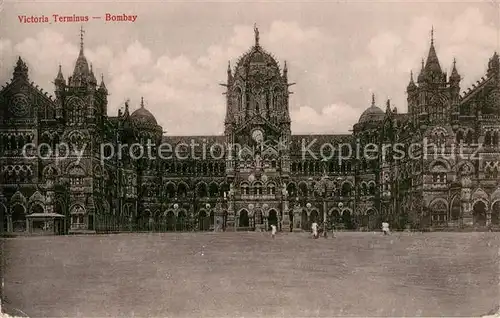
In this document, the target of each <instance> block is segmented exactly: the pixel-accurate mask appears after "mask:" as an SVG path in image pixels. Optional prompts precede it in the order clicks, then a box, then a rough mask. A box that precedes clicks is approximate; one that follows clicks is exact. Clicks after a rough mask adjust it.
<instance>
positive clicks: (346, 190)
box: [341, 182, 352, 197]
mask: <svg viewBox="0 0 500 318" xmlns="http://www.w3.org/2000/svg"><path fill="white" fill-rule="evenodd" d="M351 190H352V185H351V183H349V182H344V184H342V192H341V195H342V196H343V197H348V196H350V195H351Z"/></svg>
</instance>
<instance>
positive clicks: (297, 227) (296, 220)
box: [293, 207, 302, 232]
mask: <svg viewBox="0 0 500 318" xmlns="http://www.w3.org/2000/svg"><path fill="white" fill-rule="evenodd" d="M301 222H302V218H301V215H300V208H298V207H296V208H295V209H294V211H293V231H294V232H302V228H301V224H300V223H301Z"/></svg>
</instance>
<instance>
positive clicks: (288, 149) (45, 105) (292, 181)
mask: <svg viewBox="0 0 500 318" xmlns="http://www.w3.org/2000/svg"><path fill="white" fill-rule="evenodd" d="M433 42H434V41H433V40H432V41H431V44H430V50H429V53H428V56H427V60H426V62H425V63H424V61H422V69H421V71H420V73H419V75H418V77H417V79H416V81H414V79H413V75H412V76H411V77H410V82H409V84H408V86H407V93H408V113H400V112H398V111H397V110H396V109H395V108H393V107H391V105H390V102H389V101H387V103H384V104H386V105H385V106H383V107H385V111H384V110H382V109H381V108H379V107H378V106H377V105H376V102H375V99H374V98H373V100H372V102H371V105H369V107H367V109H366V110H365V111H364V112H363V113H362V114H361V116H360V118H359V121H358V122H357V123H356V124H354V127H353V132H352V134H344V135H292V132H291V130H290V114H289V97H290V92H289V87H290V85H292V83H289V81H288V77H287V72H288V69H287V65H286V63H285V64H284V65H283V67H280V65H279V64H278V62H277V61H276V59H275V58H273V56H272V55H271V54H269V53H268V52H266V51H265V50H264V48H263V47H262V46H261V45H260V43H259V34H258V30H257V29H256V32H255V43H254V45H253V46H252V47H251V48H250V50H249V51H248V52H247V53H245V54H244V55H243V56H242V57H241V58H240V59H239V60H238V62H237V65H236V67H234V69H232V68H231V67H230V66H228V69H227V82H226V83H225V84H224V85H223V86H225V88H226V93H225V96H226V98H227V110H226V117H225V119H224V127H225V129H224V134H223V135H221V136H182V137H179V136H170V135H168V134H167V135H163V130H162V127H160V126H159V125H158V124H157V121H156V119H155V117H154V116H153V114H151V113H150V112H149V111H148V110H147V109H146V108H145V107H144V104H143V103H142V102H141V105H140V107H139V108H138V109H137V110H135V111H134V112H132V113H130V111H129V105H128V103H127V104H126V105H125V108H124V110H123V111H119V113H118V116H108V115H107V95H108V91H107V89H106V86H105V84H104V80H103V79H101V80H100V82H99V83H98V81H97V80H96V78H95V76H94V73H93V71H92V67H90V68H89V64H88V62H87V59H86V58H85V56H84V53H83V52H84V50H83V41H82V44H81V50H80V53H79V56H78V58H77V60H76V65H75V68H74V71H73V74H72V75H71V76H70V77H68V79H67V80H66V79H65V78H64V76H63V73H62V71H61V69H59V72H58V73H57V76H56V77H55V80H54V84H55V97H54V98H52V97H50V96H48V95H47V94H46V93H44V92H43V91H42V90H40V89H39V88H38V87H37V86H36V85H35V84H34V83H33V82H30V80H29V72H28V67H27V65H26V64H25V62H24V61H23V60H22V59H21V58H19V60H18V61H17V64H16V65H15V68H14V73H13V78H12V81H11V82H10V83H8V85H7V86H6V87H4V88H2V90H1V92H0V123H1V126H0V154H1V158H0V176H1V179H0V191H1V192H0V211H1V213H2V217H1V218H0V219H1V221H2V229H3V230H4V231H7V232H18V233H26V232H28V233H38V232H40V233H46V232H50V233H67V232H70V233H71V232H73V233H74V232H86V231H89V232H94V231H97V232H99V231H130V230H132V231H174V230H176V231H191V230H211V229H215V230H226V231H234V230H249V229H250V230H254V229H257V230H259V229H267V228H268V227H269V225H270V224H278V225H279V227H280V228H281V230H286V231H287V230H291V229H293V230H299V231H300V230H308V229H309V228H310V224H311V222H312V221H323V220H326V221H327V222H328V224H330V225H332V224H333V225H335V226H336V227H343V228H348V229H373V228H378V227H379V226H380V223H381V221H382V220H387V221H389V222H390V223H391V224H392V226H393V227H397V228H405V227H408V226H410V227H413V228H433V229H436V228H459V227H480V228H485V227H488V226H490V227H494V226H498V225H499V213H500V188H499V176H498V171H499V169H500V166H499V164H498V158H499V157H500V148H499V133H500V119H499V118H500V61H499V57H498V55H497V54H496V53H495V54H493V56H492V57H491V59H490V60H489V62H488V64H487V71H486V74H485V76H484V77H483V78H481V80H480V81H478V82H477V84H476V85H473V87H472V88H470V89H468V91H467V92H464V93H460V80H461V77H460V75H459V73H458V71H457V67H456V65H455V62H453V69H452V72H451V74H450V75H449V76H448V75H447V74H446V73H444V72H443V71H442V69H441V66H440V63H439V61H438V57H437V55H436V51H435V48H434V43H433ZM367 104H369V103H367ZM221 120H222V118H221ZM166 128H168V127H166ZM148 140H149V141H150V142H152V143H153V144H154V147H153V148H154V149H153V150H154V151H153V152H154V153H158V150H160V152H159V153H161V154H162V155H165V156H162V157H161V158H160V157H159V156H156V158H151V157H144V156H143V157H141V158H139V159H136V158H135V157H134V155H135V154H136V155H137V157H139V154H140V153H137V152H132V153H127V152H124V153H123V156H122V157H121V158H117V156H115V157H111V156H110V153H109V152H110V151H111V147H104V148H103V147H101V145H103V144H105V143H111V144H113V145H115V148H114V149H117V147H116V146H117V145H118V144H128V145H131V144H133V143H140V144H142V145H147V143H148ZM29 143H34V144H35V146H39V145H42V144H44V143H45V144H47V145H50V146H52V147H56V146H58V145H63V144H64V143H67V144H69V145H70V146H69V148H71V149H70V150H71V154H70V156H67V157H63V158H60V157H57V156H56V155H55V153H50V149H49V147H48V146H43V147H39V148H37V149H38V150H35V149H34V148H33V147H31V148H29V151H28V153H27V155H23V154H22V149H23V147H24V145H26V144H29ZM396 143H398V144H399V147H400V148H399V152H398V149H396V148H397V147H395V146H394V145H395V144H396ZM160 144H167V145H170V146H171V147H172V148H173V149H176V150H178V151H177V153H176V154H175V155H173V156H170V155H168V154H166V153H165V149H167V150H168V147H167V148H165V147H164V146H161V147H160ZM193 144H198V145H201V146H198V147H194V148H193V147H191V148H189V145H193ZM367 144H374V145H377V146H378V147H380V148H379V149H381V148H384V147H385V146H383V145H393V147H390V148H385V149H388V150H387V151H386V152H385V155H382V153H383V152H379V154H378V155H377V156H372V157H370V158H367V157H366V156H355V155H350V153H349V150H348V147H347V146H346V145H350V146H351V147H352V149H357V148H356V147H360V148H361V147H364V146H365V145H367ZM478 145H480V147H479V146H478ZM83 146H85V148H83ZM216 146H217V147H216ZM372 146H373V145H372ZM436 147H437V149H441V150H442V151H438V154H437V155H436V156H434V155H432V151H431V153H430V154H429V153H428V152H427V151H426V149H427V150H433V149H434V148H436ZM462 148H463V149H462ZM51 149H52V150H53V149H55V148H51ZM82 149H84V151H83V152H82V153H81V154H80V156H78V152H75V151H80V150H82ZM134 149H135V150H134V151H139V150H138V149H139V148H138V147H135V148H134ZM207 149H212V150H213V151H212V155H209V154H210V151H208V150H207ZM217 149H218V150H217ZM333 149H335V151H333ZM476 149H479V151H478V152H476ZM102 150H104V151H102ZM401 150H405V151H406V154H407V155H406V156H399V157H398V156H396V155H395V154H398V153H400V152H401ZM37 152H38V155H35V154H36V153H37ZM167 152H168V151H167ZM321 154H323V156H322V155H321ZM408 154H411V156H410V155H408ZM473 154H475V155H474V156H473ZM102 156H105V157H106V158H109V159H107V160H101V158H102Z"/></svg>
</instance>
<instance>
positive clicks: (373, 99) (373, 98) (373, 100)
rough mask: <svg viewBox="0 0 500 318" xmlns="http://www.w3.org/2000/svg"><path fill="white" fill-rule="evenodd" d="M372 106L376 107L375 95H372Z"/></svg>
mask: <svg viewBox="0 0 500 318" xmlns="http://www.w3.org/2000/svg"><path fill="white" fill-rule="evenodd" d="M372 106H375V93H372Z"/></svg>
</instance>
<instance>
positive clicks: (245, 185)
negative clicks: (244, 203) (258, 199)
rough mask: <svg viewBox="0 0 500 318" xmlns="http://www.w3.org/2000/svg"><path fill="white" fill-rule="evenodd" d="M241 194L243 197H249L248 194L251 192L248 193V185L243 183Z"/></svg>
mask: <svg viewBox="0 0 500 318" xmlns="http://www.w3.org/2000/svg"><path fill="white" fill-rule="evenodd" d="M241 193H242V194H243V195H248V194H249V191H248V183H246V182H243V183H242V184H241Z"/></svg>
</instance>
